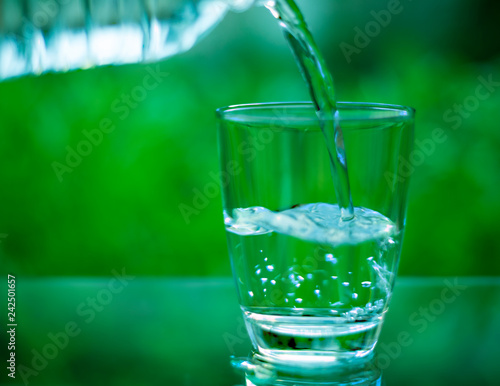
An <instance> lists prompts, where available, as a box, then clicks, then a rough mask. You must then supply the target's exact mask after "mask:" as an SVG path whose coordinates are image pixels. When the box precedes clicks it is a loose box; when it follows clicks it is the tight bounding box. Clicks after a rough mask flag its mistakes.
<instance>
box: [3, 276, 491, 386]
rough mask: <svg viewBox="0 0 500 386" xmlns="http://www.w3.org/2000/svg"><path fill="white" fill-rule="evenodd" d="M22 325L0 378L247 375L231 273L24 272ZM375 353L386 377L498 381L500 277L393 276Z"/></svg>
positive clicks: (157, 380)
mask: <svg viewBox="0 0 500 386" xmlns="http://www.w3.org/2000/svg"><path fill="white" fill-rule="evenodd" d="M6 308H7V305H6V304H5V308H4V310H5V309H6ZM6 313H7V311H5V314H6ZM5 320H6V319H5ZM15 322H16V324H17V326H15V331H16V337H15V339H16V351H15V352H16V378H15V379H11V378H9V377H7V370H6V369H5V368H4V367H5V366H3V367H2V370H0V384H2V385H4V384H5V385H9V384H20V385H21V384H29V385H51V386H58V385H120V386H127V385H134V386H141V385H173V386H178V385H179V386H181V385H182V386H184V385H186V386H188V385H196V386H199V385H217V386H235V385H243V384H244V383H245V380H244V375H243V374H242V373H241V372H238V371H235V370H234V369H233V368H232V367H231V365H230V357H231V356H232V355H234V356H236V357H247V356H248V354H249V353H250V350H251V346H250V343H249V340H248V337H247V335H246V332H245V329H244V324H243V319H242V316H241V313H240V310H239V307H238V304H237V299H236V292H235V289H234V286H233V282H232V280H231V279H230V278H221V279H214V278H208V279H198V278H182V279H181V278H179V279H171V278H139V277H137V278H132V277H127V276H126V275H125V276H123V275H122V273H121V272H117V274H116V277H109V278H46V279H35V278H30V279H28V278H24V279H23V278H18V279H17V281H16V320H15ZM5 324H7V321H5ZM8 339H9V336H8V334H7V335H5V334H2V335H1V336H0V345H1V347H0V351H1V352H2V357H3V358H7V355H8V354H9V351H7V345H8ZM377 352H378V364H379V367H380V368H382V369H383V384H385V385H388V386H392V385H401V384H404V385H426V386H434V385H436V386H437V385H500V278H463V277H461V278H451V277H450V278H398V281H397V284H396V288H395V291H394V297H393V300H392V302H391V307H390V310H389V312H388V314H387V317H386V321H385V324H384V328H383V330H382V335H381V338H380V341H379V344H378V346H377ZM4 363H5V362H4Z"/></svg>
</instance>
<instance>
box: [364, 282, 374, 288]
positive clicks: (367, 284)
mask: <svg viewBox="0 0 500 386" xmlns="http://www.w3.org/2000/svg"><path fill="white" fill-rule="evenodd" d="M371 285H372V282H371V281H363V282H361V286H362V287H364V288H368V287H369V286H371Z"/></svg>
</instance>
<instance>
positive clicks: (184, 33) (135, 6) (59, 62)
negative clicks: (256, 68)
mask: <svg viewBox="0 0 500 386" xmlns="http://www.w3.org/2000/svg"><path fill="white" fill-rule="evenodd" d="M253 2H254V0H0V80H3V79H8V78H12V77H17V76H22V75H26V74H41V73H44V72H47V71H68V70H72V69H80V68H89V67H93V66H100V65H106V64H124V63H138V62H147V61H156V60H159V59H163V58H166V57H168V56H172V55H175V54H177V53H180V52H184V51H186V50H188V49H190V48H191V47H192V46H193V45H194V44H195V43H196V42H197V41H198V40H199V39H200V38H201V37H202V36H203V35H205V34H206V33H207V32H208V31H210V30H211V29H212V28H213V27H214V26H215V25H216V24H217V23H218V22H219V21H220V20H221V19H222V18H223V17H224V15H225V14H226V13H227V11H228V10H231V9H232V10H237V11H242V10H245V9H246V8H248V7H250V6H251V5H252V4H253Z"/></svg>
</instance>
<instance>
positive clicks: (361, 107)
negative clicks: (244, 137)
mask: <svg viewBox="0 0 500 386" xmlns="http://www.w3.org/2000/svg"><path fill="white" fill-rule="evenodd" d="M337 107H338V111H339V115H340V120H341V121H344V122H346V121H387V120H389V121H404V122H408V121H412V120H414V119H415V109H414V108H412V107H408V106H403V105H395V104H388V103H371V102H343V101H339V102H337ZM277 108H281V109H297V110H299V109H303V110H311V112H314V113H315V112H316V109H315V106H314V104H313V102H310V101H299V102H264V103H248V104H238V105H229V106H225V107H220V108H218V109H216V114H217V118H218V119H220V120H224V121H234V122H242V117H247V118H248V120H247V119H244V120H243V121H252V120H253V121H256V120H258V115H256V114H245V111H248V112H250V111H251V112H256V111H259V110H262V111H269V110H275V109H277ZM346 111H351V112H360V113H362V112H365V113H366V112H377V111H378V112H384V111H385V112H392V114H393V115H390V116H388V115H384V114H381V115H380V116H379V117H373V116H372V117H365V118H363V117H360V116H349V117H346V116H344V117H343V116H342V112H346ZM237 117H238V118H239V119H238V118H237ZM275 117H276V116H274V117H271V116H269V118H275ZM260 118H261V119H262V118H265V117H264V116H261V117H260ZM297 118H298V117H297ZM311 118H313V119H317V116H316V114H313V115H311ZM307 119H310V118H307Z"/></svg>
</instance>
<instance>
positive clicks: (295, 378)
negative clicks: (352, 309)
mask: <svg viewBox="0 0 500 386" xmlns="http://www.w3.org/2000/svg"><path fill="white" fill-rule="evenodd" d="M231 365H232V367H233V368H235V369H236V370H237V371H239V372H241V373H242V375H243V374H244V376H245V386H274V385H283V386H295V385H297V386H309V385H310V386H313V385H314V386H320V385H321V386H334V385H336V386H349V385H356V386H382V385H383V384H384V383H383V379H382V370H381V369H380V368H378V367H377V365H376V364H375V361H374V360H373V358H372V359H370V360H365V361H359V360H358V361H344V362H341V363H339V364H338V365H333V366H332V365H330V366H328V367H308V366H306V365H304V366H300V367H299V366H292V365H286V364H275V363H269V362H265V361H263V360H262V359H261V358H259V356H258V354H255V353H253V354H252V355H251V356H250V357H249V358H234V357H233V358H231Z"/></svg>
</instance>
